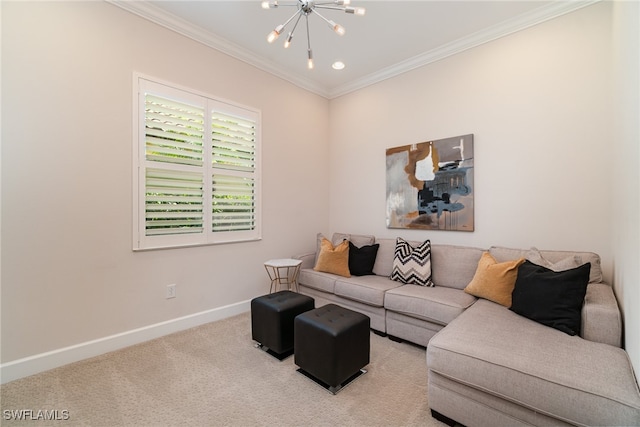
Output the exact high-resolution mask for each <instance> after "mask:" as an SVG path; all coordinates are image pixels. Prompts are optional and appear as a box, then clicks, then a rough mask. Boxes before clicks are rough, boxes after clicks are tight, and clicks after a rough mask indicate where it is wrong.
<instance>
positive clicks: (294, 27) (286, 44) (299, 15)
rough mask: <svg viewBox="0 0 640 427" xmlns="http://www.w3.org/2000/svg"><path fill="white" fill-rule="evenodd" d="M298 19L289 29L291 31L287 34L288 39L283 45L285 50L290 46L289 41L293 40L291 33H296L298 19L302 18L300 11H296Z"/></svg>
mask: <svg viewBox="0 0 640 427" xmlns="http://www.w3.org/2000/svg"><path fill="white" fill-rule="evenodd" d="M298 12H299V13H298V19H297V20H296V23H295V24H293V28H292V29H291V31H290V32H289V37H287V41H286V42H285V44H284V47H285V48H287V47H289V46H290V45H291V39H292V38H293V33H294V32H295V31H296V28H297V27H298V22H300V18H302V15H303V13H302V12H301V11H298Z"/></svg>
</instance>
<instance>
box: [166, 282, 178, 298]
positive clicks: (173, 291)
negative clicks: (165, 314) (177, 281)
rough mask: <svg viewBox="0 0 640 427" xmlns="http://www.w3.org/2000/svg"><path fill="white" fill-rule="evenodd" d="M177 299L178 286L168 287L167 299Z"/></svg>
mask: <svg viewBox="0 0 640 427" xmlns="http://www.w3.org/2000/svg"><path fill="white" fill-rule="evenodd" d="M175 297H176V285H167V295H166V298H167V299H169V298H175Z"/></svg>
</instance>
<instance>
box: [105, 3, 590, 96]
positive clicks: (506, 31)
mask: <svg viewBox="0 0 640 427" xmlns="http://www.w3.org/2000/svg"><path fill="white" fill-rule="evenodd" d="M105 1H106V2H107V3H110V4H113V5H115V6H118V7H120V8H122V9H124V10H126V11H128V12H131V13H133V14H136V15H138V16H140V17H142V18H144V19H147V20H149V21H151V22H154V23H156V24H158V25H161V26H163V27H165V28H168V29H170V30H172V31H175V32H177V33H179V34H181V35H183V36H186V37H189V38H190V39H192V40H195V41H197V42H199V43H202V44H204V45H206V46H209V47H211V48H213V49H216V50H218V51H220V52H223V53H225V54H227V55H229V56H231V57H233V58H236V59H238V60H240V61H243V62H246V63H248V64H250V65H253V66H255V67H256V68H259V69H261V70H263V71H266V72H268V73H270V74H273V75H275V76H277V77H280V78H282V79H284V80H286V81H288V82H290V83H293V84H294V85H296V86H299V87H301V88H303V89H305V90H308V91H310V92H312V93H315V94H317V95H320V96H322V97H324V98H327V99H333V98H337V97H339V96H342V95H346V94H348V93H350V92H353V91H356V90H359V89H362V88H365V87H367V86H370V85H373V84H375V83H378V82H381V81H383V80H387V79H390V78H392V77H395V76H398V75H401V74H403V73H406V72H408V71H411V70H414V69H416V68H419V67H423V66H425V65H429V64H431V63H434V62H436V61H439V60H441V59H444V58H447V57H449V56H452V55H455V54H457V53H460V52H464V51H465V50H468V49H471V48H474V47H477V46H480V45H482V44H484V43H489V42H491V41H493V40H496V39H499V38H501V37H504V36H508V35H510V34H513V33H515V32H518V31H521V30H524V29H526V28H529V27H532V26H534V25H537V24H540V23H542V22H545V21H548V20H551V19H554V18H557V17H559V16H562V15H565V14H567V13H571V12H574V11H576V10H578V9H582V8H583V7H586V6H590V5H592V4H594V3H598V2H600V1H602V0H575V1H567V0H558V1H555V2H553V3H551V4H549V5H545V6H542V7H539V8H537V9H535V10H533V11H531V12H528V13H525V14H522V15H520V16H518V17H516V18H515V19H510V20H508V21H506V22H503V23H501V24H498V25H495V26H493V27H489V28H487V29H484V30H481V31H478V32H476V33H474V34H472V35H470V36H467V37H464V38H461V39H458V40H455V41H453V42H451V43H448V44H445V45H443V46H440V47H438V48H436V49H432V50H430V51H428V52H424V53H422V54H420V55H417V56H414V57H412V58H409V59H407V60H404V61H402V62H399V63H397V64H395V65H393V66H390V67H387V68H384V69H382V70H380V71H377V72H375V73H371V74H368V75H366V76H364V77H361V78H357V79H355V80H353V81H352V82H350V83H347V84H344V85H341V86H338V87H335V88H326V87H323V86H321V85H319V84H317V83H315V82H314V81H312V80H310V79H305V78H303V77H301V76H299V75H297V74H294V73H291V72H289V71H288V70H286V69H284V68H283V67H282V66H280V65H278V64H276V63H274V62H272V61H268V60H266V59H264V58H260V57H258V56H256V55H255V54H254V53H252V52H250V51H248V50H247V49H244V48H243V47H241V46H238V45H236V44H234V43H231V42H229V41H228V40H225V39H223V38H221V37H218V36H216V35H215V34H212V33H210V32H208V31H206V30H204V29H202V28H200V27H197V26H195V25H193V24H191V23H189V22H187V21H185V20H183V19H181V18H178V17H176V16H174V15H172V14H170V13H168V12H165V11H164V10H162V9H160V8H158V7H156V6H154V5H153V4H151V3H149V2H146V1H127V0H105Z"/></svg>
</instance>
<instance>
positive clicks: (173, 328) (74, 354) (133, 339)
mask: <svg viewBox="0 0 640 427" xmlns="http://www.w3.org/2000/svg"><path fill="white" fill-rule="evenodd" d="M250 309H251V301H250V300H247V301H242V302H239V303H235V304H231V305H227V306H224V307H218V308H214V309H211V310H207V311H202V312H200V313H194V314H190V315H188V316H184V317H179V318H177V319H172V320H167V321H166V322H160V323H156V324H154V325H149V326H145V327H142V328H138V329H133V330H131V331H126V332H122V333H119V334H115V335H111V336H108V337H104V338H100V339H97V340H93V341H87V342H84V343H80V344H76V345H72V346H69V347H64V348H60V349H57V350H53V351H48V352H46V353H41V354H36V355H34V356H29V357H25V358H23V359H18V360H14V361H12V362H8V363H3V364H1V365H0V384H4V383H7V382H9V381H13V380H17V379H20V378H24V377H28V376H29V375H34V374H37V373H39V372H44V371H48V370H49V369H53V368H57V367H59V366H63V365H67V364H69V363H73V362H77V361H79V360H83V359H87V358H90V357H95V356H99V355H101V354H104V353H108V352H110V351H114V350H119V349H121V348H124V347H128V346H131V345H134V344H139V343H141V342H145V341H149V340H152V339H154V338H159V337H162V336H164V335H169V334H172V333H174V332H179V331H183V330H185V329H189V328H193V327H195V326H199V325H203V324H205V323H209V322H215V321H216V320H222V319H225V318H227V317H231V316H235V315H237V314H241V313H244V312H247V311H249V310H250Z"/></svg>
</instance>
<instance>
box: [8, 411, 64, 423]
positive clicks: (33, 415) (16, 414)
mask: <svg viewBox="0 0 640 427" xmlns="http://www.w3.org/2000/svg"><path fill="white" fill-rule="evenodd" d="M2 417H3V418H4V419H5V420H6V421H9V420H16V421H66V420H68V419H69V418H70V416H69V411H68V410H67V409H62V410H59V409H5V410H4V411H2Z"/></svg>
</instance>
